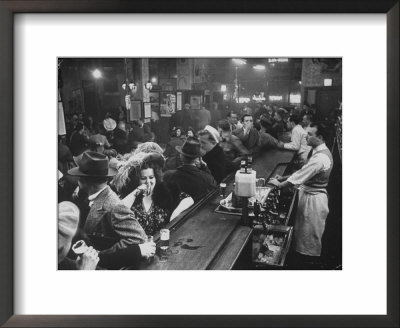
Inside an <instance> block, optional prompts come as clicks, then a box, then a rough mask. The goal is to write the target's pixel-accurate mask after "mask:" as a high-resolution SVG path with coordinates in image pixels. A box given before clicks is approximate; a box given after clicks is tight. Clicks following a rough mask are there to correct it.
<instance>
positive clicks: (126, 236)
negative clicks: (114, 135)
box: [68, 151, 155, 268]
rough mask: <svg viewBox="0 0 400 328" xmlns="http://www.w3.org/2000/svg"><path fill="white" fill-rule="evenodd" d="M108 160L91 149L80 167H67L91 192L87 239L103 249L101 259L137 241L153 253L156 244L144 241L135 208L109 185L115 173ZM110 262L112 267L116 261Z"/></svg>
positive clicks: (83, 188) (147, 253) (84, 154)
mask: <svg viewBox="0 0 400 328" xmlns="http://www.w3.org/2000/svg"><path fill="white" fill-rule="evenodd" d="M108 164H109V163H108V158H107V156H105V155H103V154H99V153H97V152H91V151H88V152H85V153H83V155H82V158H81V159H80V161H79V162H78V167H76V168H73V169H71V170H69V171H68V173H69V174H70V175H74V176H78V177H79V187H80V188H81V189H82V190H84V191H87V193H88V195H89V198H88V199H89V206H90V211H89V214H88V216H87V218H86V221H85V224H84V227H83V230H84V233H85V234H86V235H87V237H88V242H89V243H90V244H92V245H93V247H94V248H95V249H97V250H99V251H100V253H99V256H100V259H101V257H102V256H101V255H103V254H108V256H109V257H110V256H113V255H115V256H117V253H118V252H120V251H121V250H122V249H124V248H127V247H132V246H135V245H138V244H140V245H139V248H140V251H141V253H142V255H154V252H153V250H154V251H155V248H154V249H153V248H151V249H150V248H149V247H148V246H149V245H146V244H142V243H144V242H145V241H146V240H147V237H146V234H145V232H144V230H143V228H142V227H141V226H140V224H139V222H138V221H137V219H136V218H135V217H134V214H133V212H132V211H131V210H130V209H129V208H127V207H126V206H125V205H123V204H122V202H121V200H120V199H119V198H118V196H117V195H116V194H115V193H114V192H113V191H112V190H111V189H110V187H109V186H108V185H107V181H108V179H109V177H111V176H113V175H115V174H116V171H115V170H114V169H113V168H109V165H108ZM151 253H152V254H151ZM117 260H118V261H119V259H116V261H117ZM108 262H109V263H110V264H109V267H112V268H113V267H114V265H113V263H112V262H113V261H108ZM126 264H127V265H129V264H131V263H126ZM100 265H101V263H100ZM121 265H122V263H121Z"/></svg>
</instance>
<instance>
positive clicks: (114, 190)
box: [58, 104, 315, 269]
mask: <svg viewBox="0 0 400 328" xmlns="http://www.w3.org/2000/svg"><path fill="white" fill-rule="evenodd" d="M221 112H222V111H219V110H218V105H217V104H213V106H212V108H211V110H207V109H205V108H204V107H202V108H201V109H198V110H192V109H191V108H190V105H188V104H186V105H185V106H184V108H183V109H182V110H181V111H178V112H177V113H176V114H174V115H173V116H172V117H171V118H170V140H169V141H168V143H167V144H163V145H159V144H158V143H157V142H156V141H157V140H156V137H155V134H154V133H153V132H152V131H151V128H150V126H149V125H147V124H145V123H144V122H143V121H142V120H137V121H134V122H129V124H128V123H127V122H126V120H125V115H124V111H123V110H120V111H119V115H118V116H117V117H112V116H111V115H109V114H107V115H106V116H105V117H104V119H103V120H101V122H94V120H93V118H92V117H90V116H88V117H85V116H84V115H82V114H76V115H72V116H70V117H66V118H65V121H66V130H67V133H66V135H63V136H59V147H58V169H59V178H60V179H59V245H58V251H59V268H60V269H121V268H138V267H139V265H140V262H141V259H142V258H148V257H151V256H153V255H154V252H155V244H154V242H152V241H150V240H149V239H148V236H149V235H151V236H152V235H154V234H156V233H158V232H159V231H160V229H162V228H163V227H164V226H165V225H166V224H168V223H169V222H170V221H172V220H174V219H175V218H176V217H177V216H178V215H179V214H180V213H182V212H183V211H185V210H187V209H188V208H189V207H191V206H192V205H193V204H194V203H196V202H198V201H199V200H200V199H202V198H203V197H204V196H205V195H206V194H207V193H209V192H210V191H212V190H213V189H215V188H216V187H217V185H218V184H219V183H220V182H221V181H222V180H223V179H224V178H225V177H226V176H227V175H229V174H230V173H232V172H234V171H235V170H237V169H238V167H239V166H240V161H241V160H242V159H243V158H244V157H247V156H248V155H249V154H251V155H257V154H258V153H259V152H261V151H264V150H268V149H271V148H281V149H291V150H293V151H295V152H296V163H297V165H299V166H301V165H302V163H304V161H305V159H306V156H307V154H308V153H309V146H307V142H306V135H307V134H306V132H305V128H306V127H307V126H309V125H310V124H311V123H312V122H313V119H314V114H315V112H314V111H313V110H312V109H310V108H308V107H307V106H306V107H304V108H302V109H297V108H295V109H293V110H291V111H288V110H286V109H283V108H276V107H275V108H274V107H271V106H261V105H260V106H257V108H255V109H252V108H250V107H244V108H242V109H241V110H240V111H238V112H236V111H230V112H229V113H228V114H227V115H226V117H222V115H221ZM78 240H84V241H85V242H86V244H87V245H89V248H88V250H87V251H86V252H84V253H83V254H80V255H76V254H75V253H74V252H73V251H72V250H71V246H72V245H73V244H74V243H75V242H76V241H78Z"/></svg>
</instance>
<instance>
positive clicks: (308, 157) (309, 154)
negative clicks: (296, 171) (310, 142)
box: [303, 149, 313, 159]
mask: <svg viewBox="0 0 400 328" xmlns="http://www.w3.org/2000/svg"><path fill="white" fill-rule="evenodd" d="M312 155H313V150H312V149H311V150H310V152H309V153H308V155H307V159H310V158H311V156H312ZM303 158H304V157H303Z"/></svg>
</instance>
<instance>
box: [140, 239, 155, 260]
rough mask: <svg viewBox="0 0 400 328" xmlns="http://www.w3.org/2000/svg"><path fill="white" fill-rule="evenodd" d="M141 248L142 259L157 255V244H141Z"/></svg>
mask: <svg viewBox="0 0 400 328" xmlns="http://www.w3.org/2000/svg"><path fill="white" fill-rule="evenodd" d="M139 248H140V253H142V257H145V258H148V257H150V256H154V254H155V253H156V243H155V242H153V241H152V242H147V243H143V244H139Z"/></svg>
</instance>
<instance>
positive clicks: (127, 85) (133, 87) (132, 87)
mask: <svg viewBox="0 0 400 328" xmlns="http://www.w3.org/2000/svg"><path fill="white" fill-rule="evenodd" d="M128 88H129V89H128ZM122 89H124V90H126V91H129V90H130V91H132V92H135V91H136V90H137V86H136V84H135V83H134V82H129V80H125V81H124V83H122Z"/></svg>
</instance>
